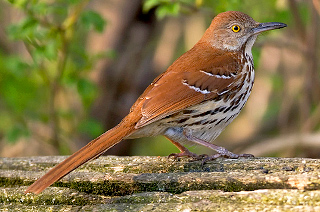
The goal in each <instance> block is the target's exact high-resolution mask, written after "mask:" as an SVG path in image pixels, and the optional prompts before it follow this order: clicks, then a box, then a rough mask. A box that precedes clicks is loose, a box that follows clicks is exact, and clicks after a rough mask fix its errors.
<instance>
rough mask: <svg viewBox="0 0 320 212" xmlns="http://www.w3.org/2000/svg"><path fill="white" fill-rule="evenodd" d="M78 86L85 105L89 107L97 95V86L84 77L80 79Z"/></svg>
mask: <svg viewBox="0 0 320 212" xmlns="http://www.w3.org/2000/svg"><path fill="white" fill-rule="evenodd" d="M77 87H78V92H79V95H80V96H81V98H82V102H83V104H84V106H85V107H89V106H90V104H91V102H92V101H93V100H94V98H95V97H96V93H97V92H96V91H97V86H96V85H95V84H94V83H92V82H91V81H89V80H87V79H83V78H82V79H79V81H78V84H77Z"/></svg>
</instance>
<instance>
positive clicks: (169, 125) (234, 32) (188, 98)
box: [25, 11, 287, 194]
mask: <svg viewBox="0 0 320 212" xmlns="http://www.w3.org/2000/svg"><path fill="white" fill-rule="evenodd" d="M286 26H287V25H286V24H284V23H280V22H267V23H259V22H256V21H255V20H254V19H253V18H251V17H250V16H249V15H247V14H245V13H242V12H239V11H227V12H223V13H220V14H218V15H217V16H216V17H214V18H213V20H212V22H211V24H210V26H209V28H208V29H207V30H206V31H205V33H204V35H203V36H202V38H201V39H200V40H199V41H198V42H197V43H196V44H195V45H194V46H193V47H192V48H191V49H190V50H189V51H187V52H185V53H184V54H183V55H181V56H180V57H179V58H178V59H177V60H176V61H175V62H173V64H172V65H171V66H169V68H168V69H167V70H166V71H165V72H164V73H162V74H161V75H160V76H158V77H157V78H155V79H154V81H153V82H152V83H151V84H150V85H149V86H148V87H147V88H146V90H145V91H144V92H143V93H142V95H141V96H140V97H139V98H138V99H137V101H136V102H135V103H134V104H133V106H132V107H131V109H130V111H129V113H128V115H127V116H126V117H124V118H123V119H122V121H121V122H120V123H119V124H118V125H117V126H115V127H114V128H112V129H110V130H108V131H106V132H105V133H104V134H102V135H100V136H99V137H97V138H96V139H94V140H92V141H91V142H90V143H88V144H87V145H86V146H84V147H82V148H81V149H80V150H78V151H77V152H75V153H74V154H72V155H71V156H69V157H68V158H66V159H65V160H64V161H62V162H61V163H59V164H58V165H56V166H55V167H54V168H52V169H51V170H49V171H48V172H47V173H46V174H45V175H44V176H42V177H41V178H40V179H38V180H36V181H35V182H34V183H33V184H32V185H30V186H29V187H28V188H27V190H26V191H25V193H34V194H39V193H40V192H42V191H43V190H44V189H45V188H47V187H48V186H50V185H51V184H53V183H54V182H56V181H58V180H59V179H61V178H62V177H64V176H65V175H67V174H68V173H70V172H71V171H73V170H74V169H76V168H78V167H79V166H81V165H82V164H84V163H86V162H88V161H90V160H93V159H96V158H98V157H99V156H101V155H102V154H103V153H105V152H106V151H107V150H108V149H109V148H111V147H112V146H114V145H116V144H117V143H119V142H120V141H122V140H124V139H133V138H139V137H151V136H156V135H163V136H165V137H166V138H168V139H169V140H170V141H171V142H172V143H173V144H174V145H175V146H176V147H177V148H178V149H179V150H180V153H173V154H171V155H169V156H172V157H176V158H177V157H191V158H195V159H199V158H201V157H202V156H201V155H197V154H195V153H192V152H191V151H189V150H188V149H187V148H186V147H185V146H184V145H185V144H198V145H202V146H205V147H208V148H210V149H212V150H215V151H216V152H217V154H214V155H211V156H207V159H209V160H213V159H216V158H218V157H226V158H239V157H250V156H252V155H250V154H235V153H233V152H230V151H228V150H227V149H226V148H224V147H220V146H217V145H215V144H214V143H213V142H214V140H215V139H216V138H217V137H218V136H219V134H220V133H221V132H222V131H223V129H224V128H225V127H226V126H227V125H228V124H230V123H231V122H232V121H233V120H234V119H235V118H236V117H237V115H238V114H239V113H240V111H241V109H242V108H243V107H244V105H245V103H246V102H247V100H248V98H249V95H250V93H251V90H252V87H253V82H254V64H253V57H252V53H251V48H252V46H253V44H254V42H255V40H256V38H257V36H258V34H260V33H261V32H264V31H268V30H273V29H280V28H283V27H286Z"/></svg>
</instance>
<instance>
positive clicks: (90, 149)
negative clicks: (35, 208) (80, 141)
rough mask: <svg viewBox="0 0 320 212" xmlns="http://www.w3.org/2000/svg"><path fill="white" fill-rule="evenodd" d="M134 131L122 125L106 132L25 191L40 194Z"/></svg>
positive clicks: (132, 128)
mask: <svg viewBox="0 0 320 212" xmlns="http://www.w3.org/2000/svg"><path fill="white" fill-rule="evenodd" d="M133 131H134V127H132V126H130V127H122V126H121V125H118V126H116V127H115V128H113V129H111V130H109V131H107V132H105V133H104V134H102V135H101V136H99V137H98V138H96V139H94V140H92V141H91V142H90V143H88V144H87V145H86V146H84V147H83V148H81V149H80V150H78V151H77V152H75V153H74V154H73V155H71V156H70V157H68V158H67V159H65V160H64V161H62V162H61V163H60V164H58V165H57V166H55V167H54V168H52V169H51V170H50V171H49V172H48V173H46V174H45V175H44V176H42V177H41V178H40V179H38V180H37V181H36V182H34V183H33V184H32V185H31V186H29V187H28V188H27V190H26V192H25V193H29V192H32V193H35V194H39V193H40V192H42V191H43V190H44V189H45V188H47V187H48V186H50V185H51V184H53V183H54V182H56V181H58V180H59V179H61V178H62V177H64V176H65V175H67V174H68V173H70V172H71V171H73V170H74V169H76V168H78V167H79V166H81V165H82V164H84V163H86V162H87V161H89V160H91V159H95V158H97V157H99V156H100V155H102V154H103V153H104V152H105V151H107V150H108V149H109V148H111V147H112V146H114V145H115V144H117V143H119V142H120V141H121V140H122V139H124V138H126V137H127V136H129V135H130V134H131V133H132V132H133Z"/></svg>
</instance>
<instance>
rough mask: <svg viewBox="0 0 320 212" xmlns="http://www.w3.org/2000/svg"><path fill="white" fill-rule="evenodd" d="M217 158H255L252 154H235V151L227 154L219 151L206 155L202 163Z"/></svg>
mask: <svg viewBox="0 0 320 212" xmlns="http://www.w3.org/2000/svg"><path fill="white" fill-rule="evenodd" d="M217 158H229V159H238V158H254V155H252V154H235V153H233V152H230V151H227V152H226V154H221V153H217V154H214V155H209V156H207V157H204V158H203V160H202V163H203V164H204V163H206V162H208V161H212V160H215V159H217Z"/></svg>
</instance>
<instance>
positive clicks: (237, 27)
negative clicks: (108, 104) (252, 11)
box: [231, 25, 241, 32]
mask: <svg viewBox="0 0 320 212" xmlns="http://www.w3.org/2000/svg"><path fill="white" fill-rule="evenodd" d="M231 29H232V31H234V32H239V31H240V29H241V28H240V26H239V25H233V26H232V28H231Z"/></svg>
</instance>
